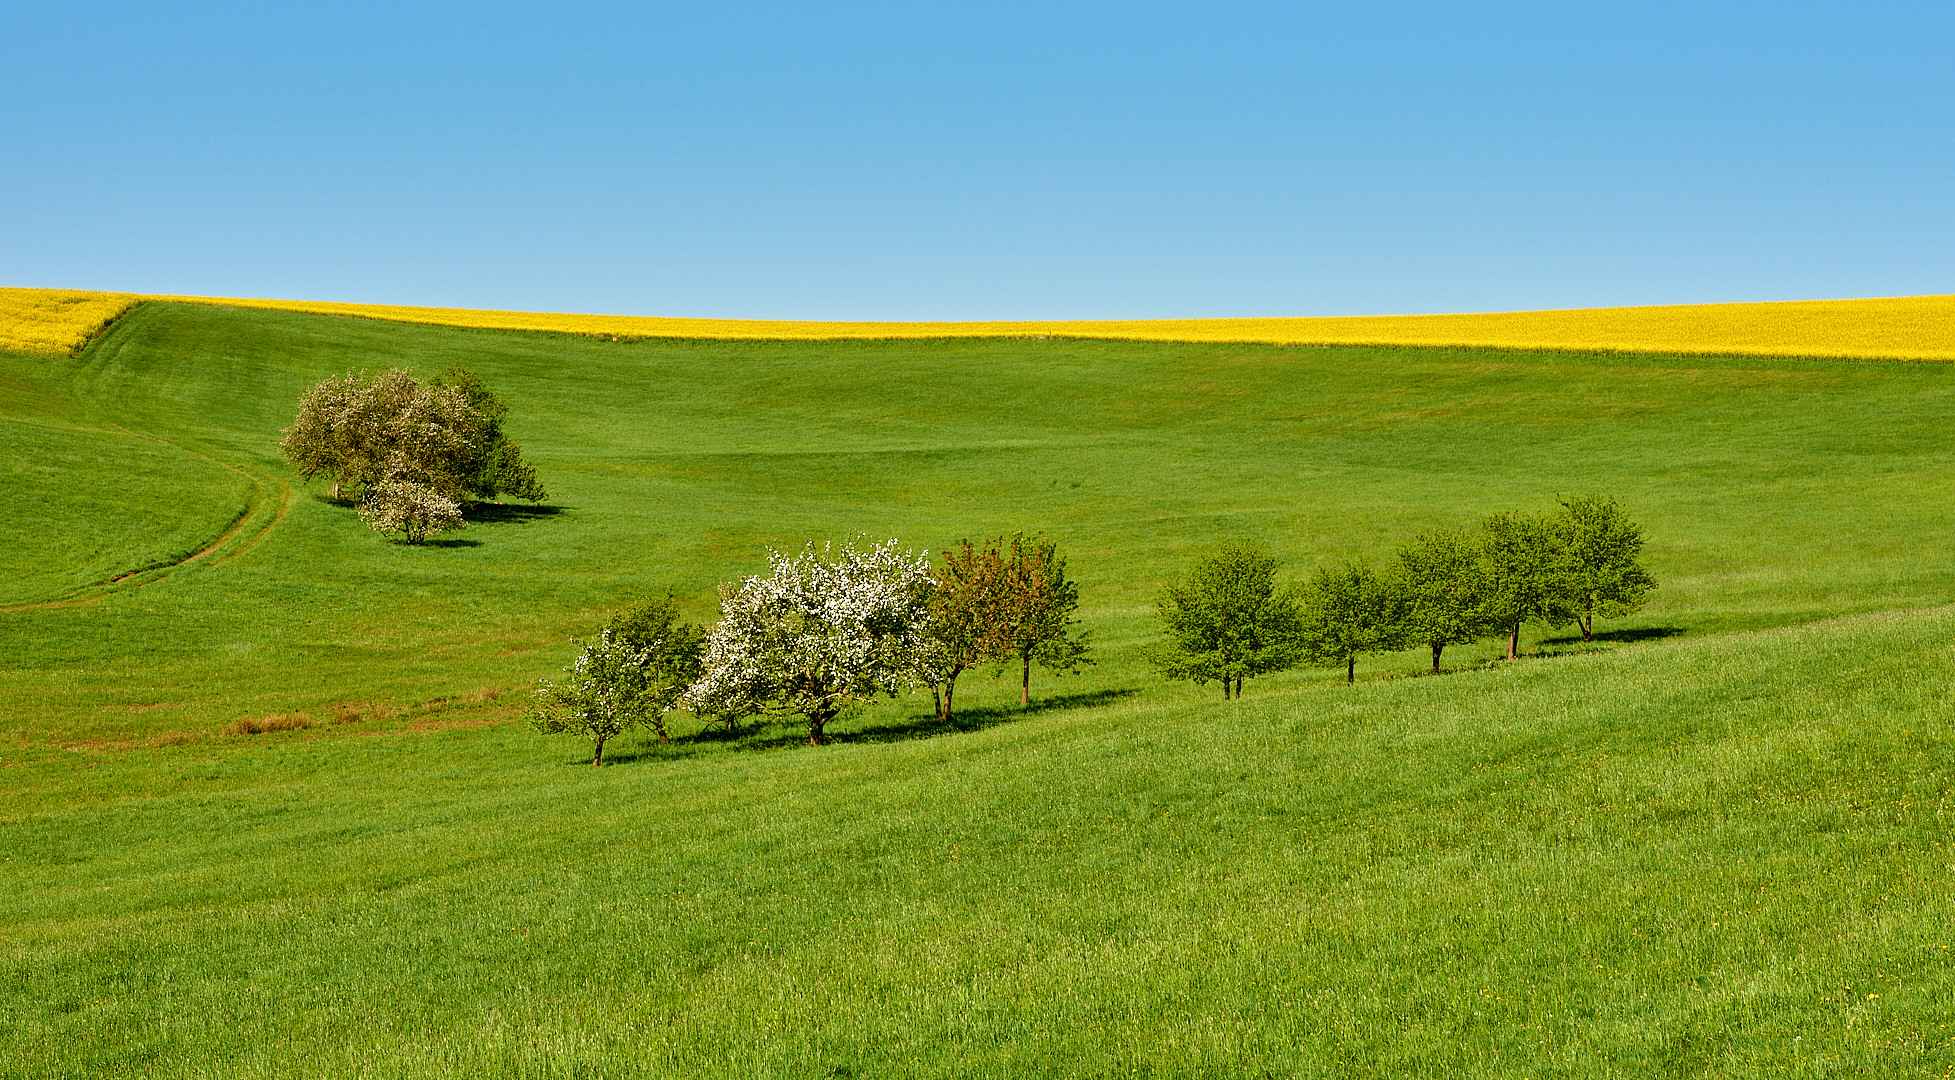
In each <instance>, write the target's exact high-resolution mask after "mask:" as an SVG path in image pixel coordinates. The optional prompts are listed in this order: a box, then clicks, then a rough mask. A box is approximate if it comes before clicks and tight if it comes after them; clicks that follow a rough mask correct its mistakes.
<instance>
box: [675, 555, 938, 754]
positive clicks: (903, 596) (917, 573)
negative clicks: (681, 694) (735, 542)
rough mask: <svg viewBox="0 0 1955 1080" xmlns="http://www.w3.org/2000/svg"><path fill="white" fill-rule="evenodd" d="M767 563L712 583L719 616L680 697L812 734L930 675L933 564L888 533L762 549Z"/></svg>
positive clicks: (710, 710)
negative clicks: (861, 540) (875, 539)
mask: <svg viewBox="0 0 1955 1080" xmlns="http://www.w3.org/2000/svg"><path fill="white" fill-rule="evenodd" d="M767 558H768V562H769V563H770V564H772V567H773V570H772V572H771V573H770V574H768V575H766V576H755V577H750V578H747V579H746V580H744V581H742V582H740V583H739V584H737V585H734V584H731V583H727V584H723V585H721V586H720V607H721V612H722V615H721V619H720V621H719V623H718V624H717V625H715V626H714V627H713V628H712V630H711V631H709V632H708V633H707V636H706V650H705V655H704V657H703V658H702V661H701V672H700V676H699V679H698V681H696V682H695V683H694V684H693V685H692V688H691V689H690V690H689V691H687V693H686V696H685V701H686V703H687V705H688V707H690V708H692V709H694V710H695V711H697V712H701V713H704V714H708V715H714V716H738V715H745V714H752V713H789V714H798V715H801V716H805V717H807V719H808V741H809V742H810V743H812V744H814V745H821V744H823V743H826V742H827V741H828V737H827V735H826V734H825V730H824V729H825V728H826V726H827V725H828V723H829V722H830V721H831V720H833V719H834V718H835V717H836V716H837V715H838V714H839V713H840V712H841V711H842V709H844V708H846V707H847V706H849V705H852V704H854V703H856V702H860V701H865V700H868V699H869V698H871V697H874V696H875V695H877V694H881V693H891V694H893V693H895V692H897V691H899V690H902V689H905V688H908V687H910V686H915V685H919V684H921V683H923V682H925V681H926V679H927V674H926V672H927V668H926V667H925V664H924V658H925V648H926V637H925V636H926V633H927V631H928V629H929V624H930V590H931V587H932V582H931V578H930V560H929V559H928V558H927V557H925V556H921V555H917V554H915V553H914V552H911V551H909V550H908V549H906V548H903V547H902V546H900V545H899V544H898V542H897V541H895V540H890V541H888V542H886V543H883V544H879V545H877V546H875V547H872V548H868V549H866V550H865V549H861V548H857V547H855V546H853V545H850V546H847V547H844V548H842V549H841V550H839V551H834V550H832V549H830V548H828V547H827V546H825V545H824V546H823V547H822V548H821V549H819V550H817V549H816V548H815V546H814V544H812V543H810V544H809V545H808V546H807V547H806V548H804V549H803V550H802V551H801V552H800V553H799V554H796V555H784V554H782V553H780V552H778V551H769V552H768V555H767Z"/></svg>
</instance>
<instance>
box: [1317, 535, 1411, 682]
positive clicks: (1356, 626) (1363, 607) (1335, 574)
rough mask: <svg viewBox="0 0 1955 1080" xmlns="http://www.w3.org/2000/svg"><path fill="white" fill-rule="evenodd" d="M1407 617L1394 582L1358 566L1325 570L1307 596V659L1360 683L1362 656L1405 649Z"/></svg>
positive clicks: (1347, 680)
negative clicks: (1359, 667)
mask: <svg viewBox="0 0 1955 1080" xmlns="http://www.w3.org/2000/svg"><path fill="white" fill-rule="evenodd" d="M1405 614H1406V598H1405V594H1404V593H1403V592H1402V591H1401V590H1400V589H1399V587H1398V583H1397V582H1395V581H1393V580H1392V579H1391V578H1389V577H1385V576H1381V575H1379V574H1377V573H1376V572H1374V571H1373V570H1372V569H1371V568H1370V567H1368V566H1359V565H1357V564H1355V563H1348V564H1346V565H1344V566H1340V567H1338V568H1336V569H1325V568H1322V567H1320V568H1318V570H1317V576H1316V577H1314V578H1312V579H1311V580H1310V584H1309V585H1308V586H1307V587H1306V588H1305V590H1304V594H1303V631H1302V634H1301V639H1302V644H1303V652H1304V655H1305V656H1306V657H1307V658H1308V659H1309V660H1310V661H1311V662H1312V663H1315V664H1319V665H1322V666H1325V667H1342V668H1343V669H1344V681H1345V682H1346V683H1347V684H1348V683H1355V682H1357V681H1358V657H1360V656H1363V655H1364V654H1366V653H1374V652H1392V651H1394V650H1397V649H1401V648H1404V646H1405V641H1406V623H1405Z"/></svg>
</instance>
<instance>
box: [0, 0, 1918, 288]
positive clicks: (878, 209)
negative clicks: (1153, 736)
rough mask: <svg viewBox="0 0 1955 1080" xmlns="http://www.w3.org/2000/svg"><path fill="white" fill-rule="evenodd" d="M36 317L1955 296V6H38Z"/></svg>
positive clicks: (15, 72) (26, 210)
mask: <svg viewBox="0 0 1955 1080" xmlns="http://www.w3.org/2000/svg"><path fill="white" fill-rule="evenodd" d="M6 23H7V25H8V31H7V34H6V36H5V40H6V45H7V48H6V51H5V63H4V64H0V87H4V94H5V99H4V100H5V101H6V103H7V107H6V108H5V109H4V110H0V132H3V133H4V138H0V200H4V206H5V213H4V214H0V284H15V285H53V286H65V287H78V288H100V289H117V290H129V291H139V292H164V293H193V294H208V295H233V296H238V295H242V296H279V297H302V298H307V299H323V300H351V301H365V302H377V303H405V304H438V305H456V306H469V307H494V308H520V309H530V310H568V311H600V312H617V313H626V314H647V315H698V316H753V317H774V318H837V319H856V318H867V319H937V318H946V319H979V318H1148V317H1194V316H1236V315H1329V314H1372V313H1388V312H1419V311H1472V310H1504V309H1525V308H1544V307H1569V306H1598V305H1615V304H1642V303H1687V302H1710V301H1727V300H1781V299H1803V298H1813V297H1841V296H1882V295H1909V294H1921V293H1955V243H1952V241H1955V64H1951V62H1950V58H1951V57H1955V6H1951V5H1948V4H1946V3H1941V4H1933V5H1930V4H1918V5H1912V4H1909V5H1902V4H1878V3H1872V4H1869V3H1858V4H1851V5H1849V4H1825V3H1809V4H1800V5H1786V4H1762V3H1761V4H1718V3H1709V4H1705V3H1692V4H1671V3H1636V4H1620V5H1610V4H1568V5H1563V6H1549V5H1540V4H1518V3H1516V4H1484V5H1471V6H1469V5H1435V4H1423V5H1422V4H1391V3H1369V4H1355V3H1354V4H1348V5H1335V6H1332V5H1312V4H1284V5H1277V4H1233V5H1230V4H1210V5H1192V4H1189V5H1159V4H1146V3H1130V4H1121V5H1111V4H1109V5H1084V4H1080V5H1057V4H1050V3H1047V4H982V5H977V4H969V5H960V4H937V5H877V4H862V3H858V4H851V5H847V6H833V7H816V6H806V5H767V4H754V3H740V2H718V3H710V4H707V3H702V4H645V5H618V6H610V5H583V6H580V7H575V8H571V7H554V6H540V5H538V6H528V5H513V4H511V5H498V4H493V3H487V4H475V5H460V4H456V5H446V6H435V5H423V4H412V3H407V4H401V3H391V4H384V5H383V4H363V3H337V4H332V5H310V4H303V3H294V4H286V5H259V4H249V5H247V4H236V5H213V4H194V3H192V4H170V5H154V6H149V5H132V4H91V3H86V2H84V3H67V4H61V5H55V4H38V5H27V4H10V5H9V6H8V8H7V13H6Z"/></svg>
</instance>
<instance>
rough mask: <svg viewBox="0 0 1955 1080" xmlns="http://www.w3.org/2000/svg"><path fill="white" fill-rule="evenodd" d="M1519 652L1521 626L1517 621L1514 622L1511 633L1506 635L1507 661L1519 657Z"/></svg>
mask: <svg viewBox="0 0 1955 1080" xmlns="http://www.w3.org/2000/svg"><path fill="white" fill-rule="evenodd" d="M1520 651H1521V624H1520V621H1519V620H1515V622H1514V631H1513V633H1511V634H1508V635H1507V659H1509V660H1512V659H1514V658H1515V657H1517V656H1519V655H1520Z"/></svg>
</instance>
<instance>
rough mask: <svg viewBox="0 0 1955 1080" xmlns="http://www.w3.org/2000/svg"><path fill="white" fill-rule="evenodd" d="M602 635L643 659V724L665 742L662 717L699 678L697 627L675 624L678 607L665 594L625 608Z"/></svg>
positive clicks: (702, 642)
mask: <svg viewBox="0 0 1955 1080" xmlns="http://www.w3.org/2000/svg"><path fill="white" fill-rule="evenodd" d="M604 632H605V634H606V636H607V638H608V639H609V640H614V641H616V642H618V643H619V644H621V645H622V646H624V647H625V648H627V649H635V650H637V651H638V652H640V653H641V654H642V655H643V656H644V662H643V664H642V665H641V667H642V669H643V671H642V676H641V677H642V678H643V680H644V689H643V693H644V696H645V700H646V704H647V708H646V712H645V719H646V722H647V723H649V724H650V725H651V726H652V729H653V730H654V731H656V732H658V741H660V742H667V741H669V740H670V738H671V737H670V736H669V735H668V734H667V733H666V730H665V715H666V713H668V712H671V711H672V709H673V708H675V707H676V706H677V705H678V704H679V700H680V698H681V697H683V696H684V695H685V692H686V688H687V687H689V686H691V685H692V684H693V682H694V680H696V679H698V678H699V659H700V654H701V652H703V651H704V649H705V646H706V631H705V629H704V628H703V627H699V626H694V625H691V624H689V623H684V622H681V621H679V605H678V601H677V600H675V599H674V598H673V596H672V594H671V593H666V594H665V595H664V596H659V597H653V598H651V599H648V600H644V601H641V602H639V603H637V604H634V605H632V606H631V607H629V608H626V609H625V610H624V611H622V612H619V613H618V614H617V615H615V616H613V617H612V619H611V621H610V622H609V623H606V624H605V628H604Z"/></svg>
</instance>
